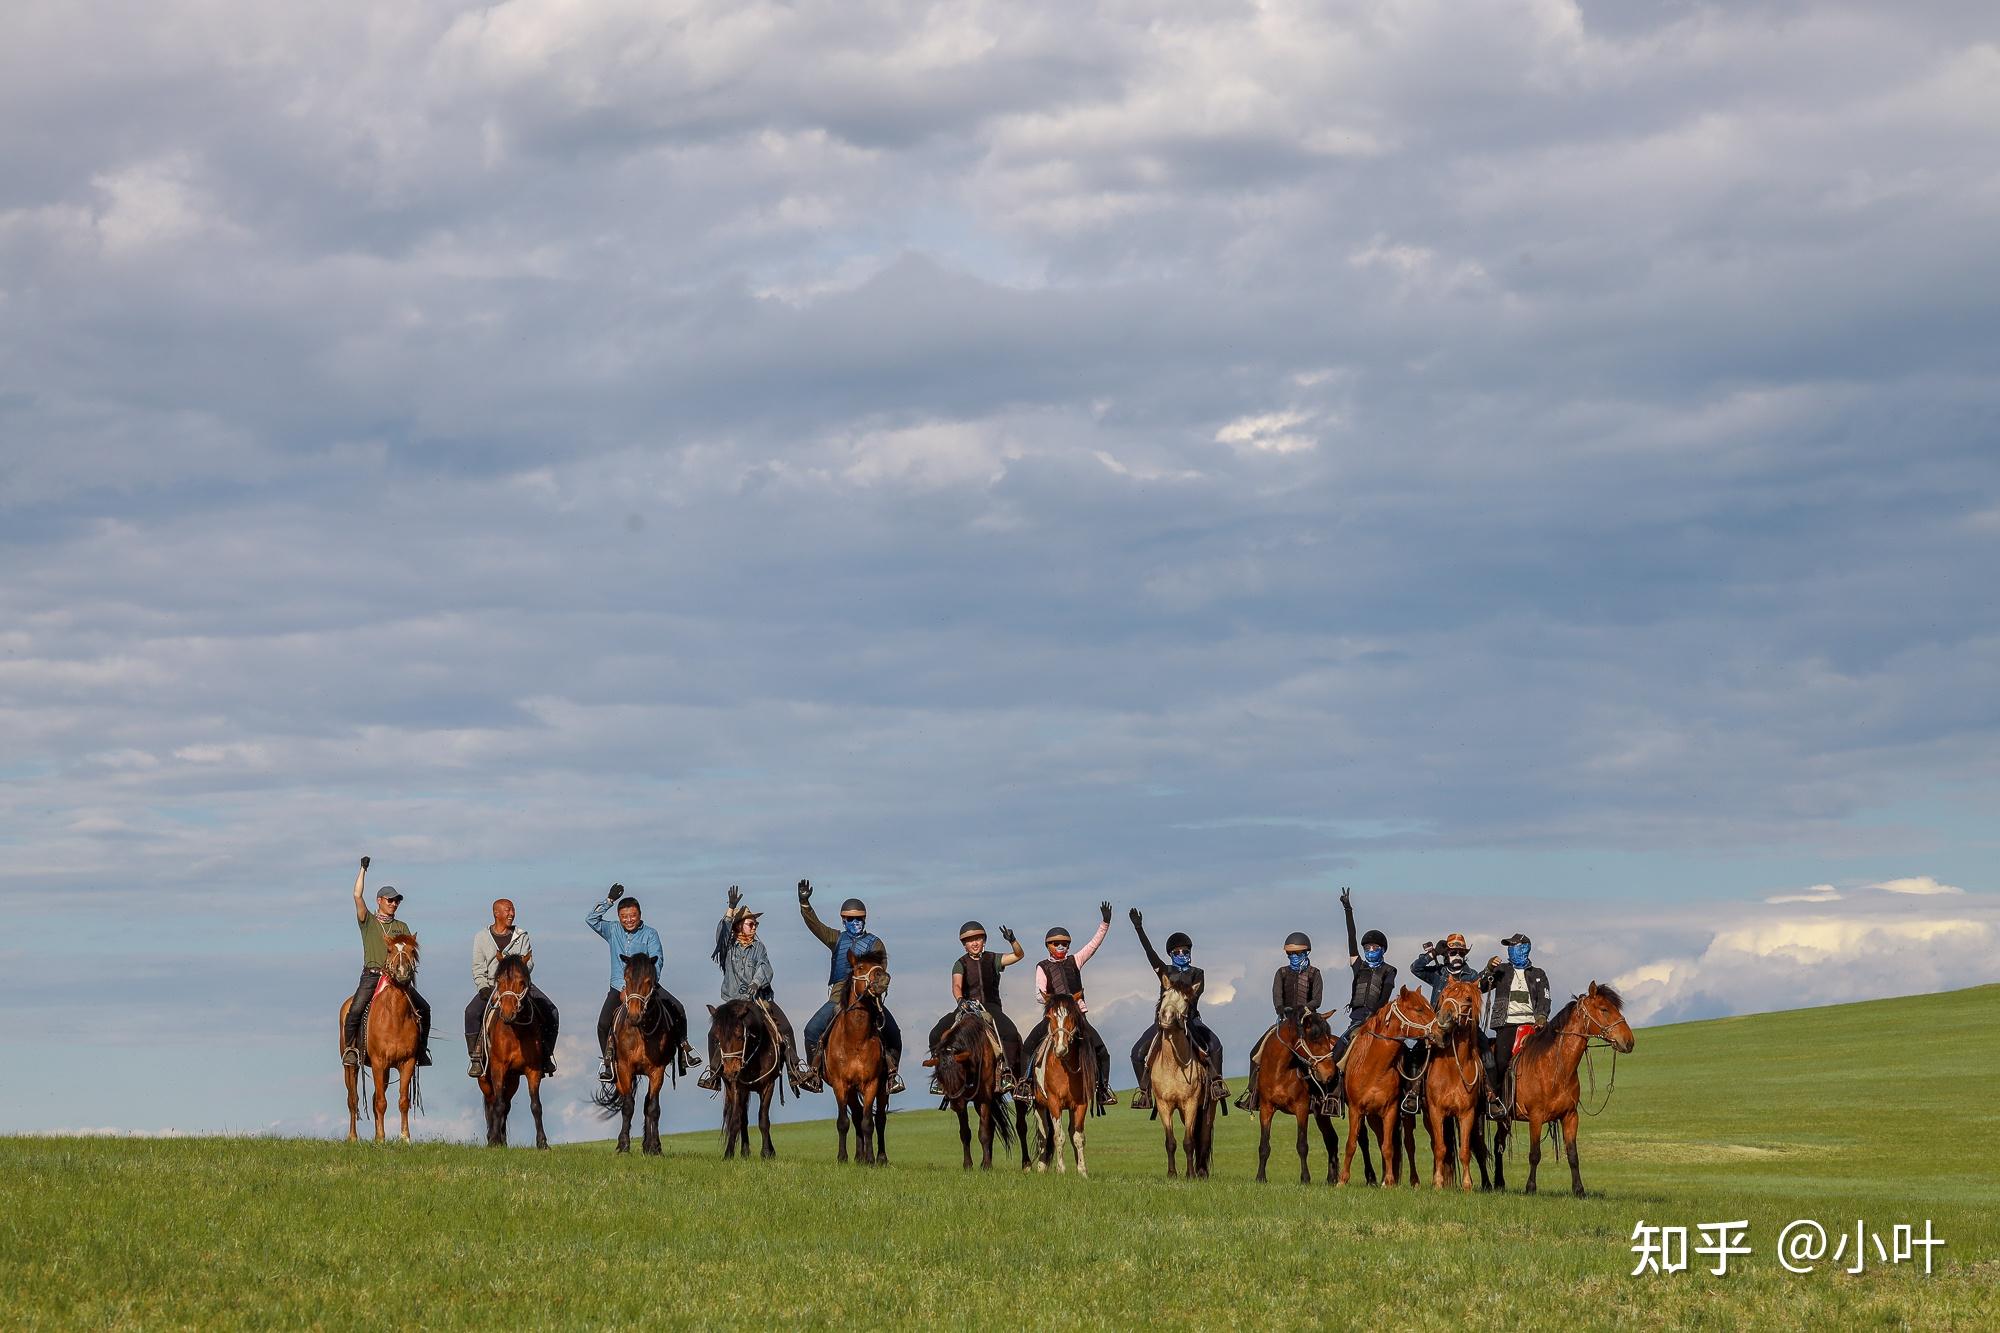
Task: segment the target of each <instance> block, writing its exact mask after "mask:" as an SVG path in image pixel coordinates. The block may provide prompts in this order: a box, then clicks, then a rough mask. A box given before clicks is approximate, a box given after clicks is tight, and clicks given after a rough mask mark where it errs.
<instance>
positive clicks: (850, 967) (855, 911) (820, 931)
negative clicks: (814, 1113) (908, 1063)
mask: <svg viewBox="0 0 2000 1333" xmlns="http://www.w3.org/2000/svg"><path fill="white" fill-rule="evenodd" d="M812 894H813V887H812V881H811V880H806V879H802V880H800V881H799V915H800V916H802V917H804V918H805V922H806V929H807V930H810V931H811V932H812V933H813V934H814V935H815V936H817V937H818V938H819V942H820V943H821V944H824V945H825V946H826V947H827V949H828V950H829V951H831V952H832V954H833V965H832V967H831V968H829V969H828V971H827V974H826V1003H825V1004H823V1005H821V1006H820V1007H819V1012H818V1013H816V1014H814V1015H813V1016H812V1017H811V1018H809V1019H807V1020H806V1065H807V1067H808V1069H809V1071H810V1072H809V1076H808V1079H807V1080H806V1082H805V1086H806V1087H807V1088H808V1089H809V1090H811V1091H813V1092H818V1091H819V1090H820V1088H821V1087H822V1086H824V1083H823V1075H822V1073H821V1070H820V1057H821V1056H822V1055H824V1054H825V1052H826V1030H827V1029H828V1028H830V1027H832V1026H833V1020H834V1018H835V1016H836V1015H838V1014H839V1013H840V1006H841V1005H843V1004H845V1003H846V1002H847V978H848V976H849V975H850V974H851V973H852V972H853V971H854V960H855V959H856V958H858V957H860V956H861V955H862V954H866V953H870V952H878V953H880V954H881V955H882V961H883V962H884V963H886V962H888V959H889V946H888V945H886V944H884V943H883V942H882V939H881V937H880V936H878V935H875V934H872V933H870V931H869V929H868V907H867V904H865V903H863V902H862V901H861V900H860V899H859V898H849V899H848V900H847V901H846V902H844V903H842V904H841V905H840V929H839V930H835V929H834V928H833V927H832V926H829V925H827V924H826V923H825V922H824V921H821V920H820V919H819V913H817V912H815V911H813V909H812ZM882 1054H883V1055H884V1057H886V1058H887V1059H888V1061H889V1091H890V1092H891V1093H892V1094H893V1093H898V1092H901V1091H902V1090H903V1076H902V1074H901V1073H900V1072H898V1070H897V1066H898V1065H900V1064H902V1062H903V1029H902V1027H901V1026H900V1025H899V1024H898V1023H897V1022H896V1016H895V1015H894V1014H892V1013H890V1012H889V1006H888V1005H886V1004H884V1005H883V1006H882Z"/></svg>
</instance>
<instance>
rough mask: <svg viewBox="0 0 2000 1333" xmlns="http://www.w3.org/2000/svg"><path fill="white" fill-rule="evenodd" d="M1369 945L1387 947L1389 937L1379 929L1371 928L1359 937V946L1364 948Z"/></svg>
mask: <svg viewBox="0 0 2000 1333" xmlns="http://www.w3.org/2000/svg"><path fill="white" fill-rule="evenodd" d="M1371 945H1373V946H1375V947H1378V948H1383V949H1386V948H1388V947H1389V937H1388V936H1387V935H1384V934H1383V933H1382V932H1381V931H1379V930H1371V931H1369V932H1368V933H1367V934H1366V935H1363V936H1362V937H1361V947H1362V948H1364V949H1366V948H1368V947H1369V946H1371Z"/></svg>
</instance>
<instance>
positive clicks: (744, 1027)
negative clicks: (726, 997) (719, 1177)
mask: <svg viewBox="0 0 2000 1333" xmlns="http://www.w3.org/2000/svg"><path fill="white" fill-rule="evenodd" d="M708 1029H709V1033H710V1035H711V1036H713V1037H714V1039H715V1051H716V1066H715V1073H716V1077H717V1078H719V1079H720V1080H721V1082H722V1155H723V1157H724V1158H725V1159H726V1158H731V1157H734V1156H736V1148H737V1145H738V1144H741V1145H742V1147H743V1159H744V1160H745V1161H748V1160H749V1159H750V1099H751V1098H752V1097H755V1098H756V1099H757V1128H758V1129H759V1130H761V1131H762V1132H763V1135H764V1152H763V1156H765V1157H776V1156H777V1155H778V1150H777V1149H776V1148H774V1147H772V1146H771V1089H773V1088H774V1087H776V1086H777V1084H778V1076H779V1075H780V1074H782V1073H784V1071H785V1050H784V1046H783V1044H782V1043H780V1042H779V1040H778V1036H777V1033H776V1032H774V1031H773V1030H772V1027H771V1020H770V1019H768V1018H766V1017H765V1016H764V1011H763V1010H762V1009H761V1008H759V1007H758V1005H757V1004H756V1002H755V1001H753V1000H741V999H739V1000H730V1001H727V1002H726V1003H724V1004H723V1005H721V1006H720V1007H717V1006H716V1005H712V1004H711V1005H710V1006H708ZM779 1095H780V1096H782V1095H783V1094H782V1093H781V1094H779Z"/></svg>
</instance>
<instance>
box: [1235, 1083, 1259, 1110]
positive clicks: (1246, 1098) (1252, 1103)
mask: <svg viewBox="0 0 2000 1333" xmlns="http://www.w3.org/2000/svg"><path fill="white" fill-rule="evenodd" d="M1236 1109H1237V1110H1239V1111H1254V1110H1256V1109H1257V1085H1256V1084H1255V1083H1252V1084H1251V1085H1250V1086H1249V1087H1247V1088H1245V1089H1243V1095H1242V1096H1241V1097H1238V1098H1237V1099H1236Z"/></svg>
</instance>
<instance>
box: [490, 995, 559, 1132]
mask: <svg viewBox="0 0 2000 1333" xmlns="http://www.w3.org/2000/svg"><path fill="white" fill-rule="evenodd" d="M483 1030H484V1032H485V1034H486V1072H485V1073H483V1074H481V1075H480V1076H479V1091H480V1092H481V1093H482V1094H484V1096H485V1099H486V1145H487V1146H488V1147H489V1148H504V1147H506V1146H507V1113H508V1112H509V1111H510V1110H511V1109H512V1108H513V1105H514V1091H515V1089H517V1088H519V1087H520V1086H521V1078H522V1076H523V1075H526V1076H527V1080H528V1109H529V1110H531V1111H533V1112H534V1113H535V1146H536V1147H537V1148H546V1147H548V1146H549V1136H548V1135H547V1134H545V1133H543V1132H542V1057H543V1055H544V1052H543V1050H542V1027H541V1024H540V1023H539V1022H538V1021H537V1020H536V1018H535V1002H534V1001H533V1000H532V999H530V998H529V997H528V962H527V960H526V959H525V958H521V957H519V956H510V957H507V958H502V959H501V960H500V966H499V968H498V969H497V970H496V971H495V972H494V974H493V999H492V1001H491V1002H490V1003H489V1004H488V1006H487V1009H486V1024H485V1028H484V1029H483Z"/></svg>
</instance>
